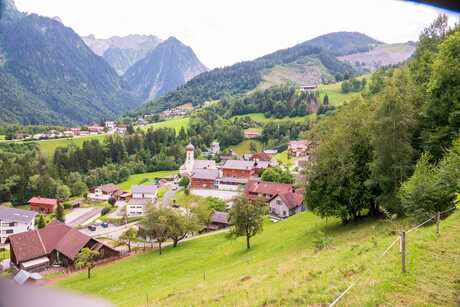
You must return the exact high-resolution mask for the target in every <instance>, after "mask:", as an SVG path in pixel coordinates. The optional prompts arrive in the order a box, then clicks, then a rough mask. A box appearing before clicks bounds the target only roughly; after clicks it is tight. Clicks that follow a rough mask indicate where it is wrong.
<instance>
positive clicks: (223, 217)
mask: <svg viewBox="0 0 460 307" xmlns="http://www.w3.org/2000/svg"><path fill="white" fill-rule="evenodd" d="M229 218H230V215H229V214H228V213H227V212H220V211H214V213H213V214H212V215H211V218H210V219H209V221H210V222H211V223H220V224H227V225H228V224H229Z"/></svg>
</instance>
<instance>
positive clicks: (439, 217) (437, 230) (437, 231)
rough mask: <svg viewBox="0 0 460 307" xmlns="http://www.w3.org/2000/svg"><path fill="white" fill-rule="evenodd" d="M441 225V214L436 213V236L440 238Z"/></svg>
mask: <svg viewBox="0 0 460 307" xmlns="http://www.w3.org/2000/svg"><path fill="white" fill-rule="evenodd" d="M439 224H441V212H439V211H438V213H436V235H438V236H439Z"/></svg>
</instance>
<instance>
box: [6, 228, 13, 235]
mask: <svg viewBox="0 0 460 307" xmlns="http://www.w3.org/2000/svg"><path fill="white" fill-rule="evenodd" d="M13 232H14V230H13V229H7V230H5V233H6V234H7V235H10V234H12V233H13Z"/></svg>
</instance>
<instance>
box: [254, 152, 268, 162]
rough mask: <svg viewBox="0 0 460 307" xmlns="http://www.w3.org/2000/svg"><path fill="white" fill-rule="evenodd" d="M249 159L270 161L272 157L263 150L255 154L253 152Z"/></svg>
mask: <svg viewBox="0 0 460 307" xmlns="http://www.w3.org/2000/svg"><path fill="white" fill-rule="evenodd" d="M249 160H253V161H254V160H258V161H271V160H272V157H271V156H270V155H269V154H267V153H265V152H258V153H256V154H253V155H252V156H251V158H249Z"/></svg>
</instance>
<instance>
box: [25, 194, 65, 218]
mask: <svg viewBox="0 0 460 307" xmlns="http://www.w3.org/2000/svg"><path fill="white" fill-rule="evenodd" d="M28 203H29V205H30V210H32V211H35V212H38V213H42V214H50V213H53V212H54V211H55V210H56V208H57V206H58V203H59V201H58V200H57V199H53V198H45V197H40V196H38V197H32V198H31V199H30V200H29V202H28Z"/></svg>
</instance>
